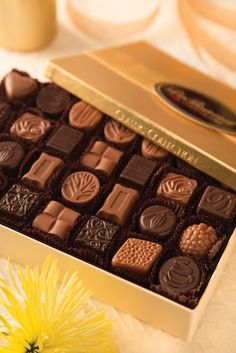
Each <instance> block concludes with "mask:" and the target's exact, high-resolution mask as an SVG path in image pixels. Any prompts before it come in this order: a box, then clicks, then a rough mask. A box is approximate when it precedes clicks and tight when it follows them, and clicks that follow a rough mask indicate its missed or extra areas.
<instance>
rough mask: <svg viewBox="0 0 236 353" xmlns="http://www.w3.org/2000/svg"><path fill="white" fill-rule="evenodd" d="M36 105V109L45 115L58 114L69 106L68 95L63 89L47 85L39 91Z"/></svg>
mask: <svg viewBox="0 0 236 353" xmlns="http://www.w3.org/2000/svg"><path fill="white" fill-rule="evenodd" d="M36 103H37V106H38V108H39V109H41V110H42V111H44V112H45V113H48V114H59V113H62V112H63V111H64V110H65V109H66V108H67V107H68V105H69V104H70V95H69V93H68V92H66V91H64V89H62V88H60V87H58V86H56V85H54V84H49V85H47V86H45V87H43V88H42V89H41V90H40V92H39V94H38V96H37V100H36Z"/></svg>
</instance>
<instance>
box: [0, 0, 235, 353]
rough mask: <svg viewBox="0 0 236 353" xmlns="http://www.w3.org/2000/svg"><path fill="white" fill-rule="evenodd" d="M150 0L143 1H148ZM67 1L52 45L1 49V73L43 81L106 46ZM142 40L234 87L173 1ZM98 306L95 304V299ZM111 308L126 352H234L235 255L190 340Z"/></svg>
mask: <svg viewBox="0 0 236 353" xmlns="http://www.w3.org/2000/svg"><path fill="white" fill-rule="evenodd" d="M127 1H128V0H127ZM146 1H148V0H143V2H144V3H145V2H146ZM63 3H64V0H58V4H59V29H58V35H57V37H56V39H55V40H54V41H53V43H51V45H50V46H49V47H47V48H45V49H43V50H41V51H39V52H35V53H29V54H20V53H14V52H10V51H7V50H3V49H0V76H1V77H2V76H3V75H5V74H6V73H7V72H8V71H10V70H11V69H12V68H13V67H15V68H19V69H21V70H26V71H28V72H29V73H31V74H32V75H33V76H37V77H38V78H40V79H43V72H44V65H45V61H46V60H47V59H48V58H51V57H58V56H65V55H70V54H78V53H79V52H80V51H82V50H84V49H91V48H98V47H101V46H103V44H102V43H98V42H97V41H95V40H93V39H92V38H89V37H88V36H86V35H85V34H83V33H81V32H80V31H78V30H77V29H76V28H75V27H74V26H73V24H72V23H71V22H70V21H69V19H68V17H67V15H66V13H65V10H64V7H63ZM140 38H141V39H143V38H144V39H147V40H149V41H150V42H151V43H152V44H154V45H156V46H158V47H160V48H162V49H163V50H165V51H167V52H169V53H171V54H173V55H175V56H176V57H178V58H180V59H181V60H183V61H185V62H188V63H190V64H191V65H193V66H195V67H197V68H198V69H200V70H203V71H205V72H208V73H210V74H211V75H213V76H216V77H218V78H219V79H221V80H225V82H227V83H229V84H232V85H234V86H235V82H236V81H235V77H236V76H235V73H233V72H231V71H230V70H228V69H226V68H224V67H222V66H221V65H220V64H218V63H217V62H216V61H214V60H213V59H212V58H211V59H210V58H208V65H207V64H206V62H203V61H201V60H200V58H199V57H198V56H197V55H196V53H195V51H194V50H193V48H192V46H191V43H190V42H189V40H188V37H187V34H186V32H185V30H184V27H183V26H182V24H181V22H180V19H179V17H178V14H177V11H176V1H175V0H166V1H165V2H164V1H163V2H162V6H161V11H160V14H159V16H158V18H157V19H156V20H155V21H154V23H153V24H152V25H151V26H150V27H149V28H148V29H147V30H145V32H143V33H141V34H139V35H136V36H135V37H133V38H132V40H134V39H140ZM6 256H7V254H6ZM0 269H1V270H2V272H4V271H5V269H6V262H5V260H4V259H1V261H0ZM94 305H97V303H96V302H94ZM107 311H108V315H109V316H110V317H111V318H112V319H113V327H114V340H115V343H116V345H117V347H118V349H119V350H120V352H122V353H222V352H224V353H236V334H235V333H236V254H235V253H234V254H233V256H232V257H231V259H230V261H229V263H228V265H227V266H226V268H225V271H224V273H223V276H222V277H221V280H220V283H219V284H218V286H217V288H216V290H215V292H214V295H213V296H212V300H211V302H210V304H209V306H208V308H207V310H206V312H205V314H204V317H203V319H202V321H201V324H200V326H199V328H198V330H197V332H196V334H195V336H194V338H193V340H192V342H191V343H185V342H182V341H180V340H178V339H176V338H173V337H171V336H169V335H167V334H165V333H164V332H162V331H160V330H158V329H155V328H152V327H150V326H149V325H146V324H144V323H142V322H140V321H138V320H136V319H135V318H133V317H131V316H130V315H127V314H125V313H120V312H118V311H116V310H115V309H113V308H111V307H107ZM157 315H158V313H157Z"/></svg>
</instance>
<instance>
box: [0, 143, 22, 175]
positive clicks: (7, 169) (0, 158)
mask: <svg viewBox="0 0 236 353" xmlns="http://www.w3.org/2000/svg"><path fill="white" fill-rule="evenodd" d="M24 156H25V151H24V149H23V147H22V146H21V145H20V144H19V143H16V142H13V141H2V142H0V167H1V168H2V170H3V172H4V173H5V174H7V175H9V176H14V175H15V173H16V171H17V169H18V167H19V165H20V163H21V162H22V160H23V158H24Z"/></svg>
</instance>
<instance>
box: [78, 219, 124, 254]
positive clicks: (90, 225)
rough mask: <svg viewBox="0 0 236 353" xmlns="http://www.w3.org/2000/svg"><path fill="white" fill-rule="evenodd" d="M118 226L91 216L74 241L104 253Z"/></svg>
mask: <svg viewBox="0 0 236 353" xmlns="http://www.w3.org/2000/svg"><path fill="white" fill-rule="evenodd" d="M117 230H118V226H115V225H114V224H111V223H109V222H106V221H104V220H102V219H100V218H98V217H91V218H90V219H89V220H88V221H87V223H86V224H85V226H84V227H83V228H82V230H81V231H80V232H79V234H78V235H77V238H76V240H75V243H76V244H77V245H78V246H80V245H84V246H86V247H88V248H89V249H92V250H96V251H98V252H99V253H104V252H105V251H106V249H107V248H108V246H109V245H110V244H111V242H112V239H113V237H114V235H115V234H116V232H117Z"/></svg>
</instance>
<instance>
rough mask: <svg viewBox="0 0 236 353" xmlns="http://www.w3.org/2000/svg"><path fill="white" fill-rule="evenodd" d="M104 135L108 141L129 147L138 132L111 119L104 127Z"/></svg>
mask: <svg viewBox="0 0 236 353" xmlns="http://www.w3.org/2000/svg"><path fill="white" fill-rule="evenodd" d="M104 135H105V138H106V140H107V141H109V142H112V143H114V144H116V145H117V146H119V147H122V148H125V147H128V146H129V145H130V144H131V142H133V141H134V139H135V137H136V134H135V133H134V132H133V131H131V130H129V129H127V127H125V126H124V125H122V124H120V123H119V122H118V121H116V120H113V119H110V120H109V121H108V122H107V123H106V125H105V127H104Z"/></svg>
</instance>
